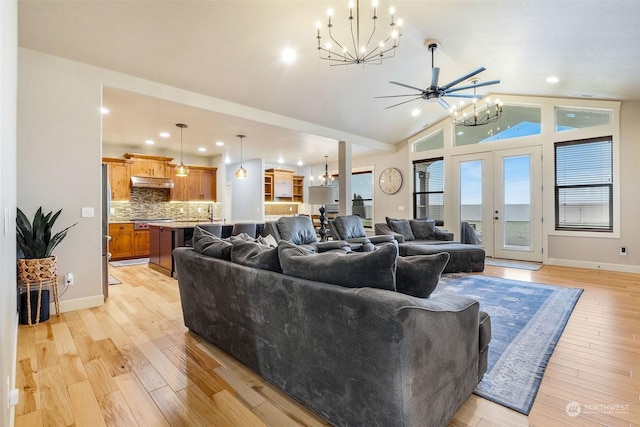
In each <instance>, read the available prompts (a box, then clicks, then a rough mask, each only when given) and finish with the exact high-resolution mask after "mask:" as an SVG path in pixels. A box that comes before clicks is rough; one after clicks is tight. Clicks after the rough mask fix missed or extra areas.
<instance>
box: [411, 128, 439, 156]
mask: <svg viewBox="0 0 640 427" xmlns="http://www.w3.org/2000/svg"><path fill="white" fill-rule="evenodd" d="M442 147H444V132H443V131H442V129H440V130H439V131H438V132H436V133H433V134H431V135H428V136H426V137H424V138H422V139H420V140H418V141H416V142H414V143H413V152H414V153H418V152H420V151H427V150H435V149H437V148H442Z"/></svg>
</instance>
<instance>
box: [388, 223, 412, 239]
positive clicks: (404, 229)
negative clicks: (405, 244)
mask: <svg viewBox="0 0 640 427" xmlns="http://www.w3.org/2000/svg"><path fill="white" fill-rule="evenodd" d="M387 222H388V224H389V228H391V229H392V230H393V231H395V232H396V233H399V234H402V235H403V236H404V240H406V241H411V240H415V239H416V238H415V236H414V235H413V231H412V230H411V224H410V223H409V220H408V219H391V218H389V220H388V221H387Z"/></svg>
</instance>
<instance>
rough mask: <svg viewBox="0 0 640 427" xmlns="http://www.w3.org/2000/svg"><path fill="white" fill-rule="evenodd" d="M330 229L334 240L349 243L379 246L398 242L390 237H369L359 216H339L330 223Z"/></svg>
mask: <svg viewBox="0 0 640 427" xmlns="http://www.w3.org/2000/svg"><path fill="white" fill-rule="evenodd" d="M329 228H330V229H331V235H332V236H333V238H334V239H337V240H345V241H347V242H348V243H363V244H365V243H372V244H374V245H376V246H377V245H379V244H382V243H389V242H391V243H395V242H396V240H395V239H394V237H393V236H390V235H385V234H383V235H378V236H367V232H366V231H365V229H364V225H362V219H361V218H360V217H359V216H358V215H338V216H336V217H335V218H334V219H333V220H331V221H329Z"/></svg>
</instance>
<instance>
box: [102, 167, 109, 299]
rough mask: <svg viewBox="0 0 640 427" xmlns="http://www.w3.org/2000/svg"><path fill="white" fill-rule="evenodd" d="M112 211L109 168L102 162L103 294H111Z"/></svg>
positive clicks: (106, 295)
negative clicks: (110, 233)
mask: <svg viewBox="0 0 640 427" xmlns="http://www.w3.org/2000/svg"><path fill="white" fill-rule="evenodd" d="M110 212H111V187H110V186H109V168H108V166H107V165H106V164H104V163H103V164H102V294H103V295H104V297H105V298H107V297H108V296H109V258H110V257H111V254H109V240H111V236H109V213H110Z"/></svg>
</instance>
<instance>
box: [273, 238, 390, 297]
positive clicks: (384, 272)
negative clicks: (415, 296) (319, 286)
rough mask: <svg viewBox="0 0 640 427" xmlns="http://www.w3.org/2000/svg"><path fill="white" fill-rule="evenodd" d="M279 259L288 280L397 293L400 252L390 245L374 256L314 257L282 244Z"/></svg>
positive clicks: (359, 254) (337, 254)
mask: <svg viewBox="0 0 640 427" xmlns="http://www.w3.org/2000/svg"><path fill="white" fill-rule="evenodd" d="M278 255H279V257H280V266H281V267H282V272H283V273H284V274H286V275H288V276H293V277H299V278H302V279H308V280H315V281H318V282H325V283H332V284H334V285H340V286H346V287H349V288H364V287H368V288H380V289H387V290H395V282H396V280H395V278H396V277H395V276H396V258H397V255H398V250H397V248H396V247H395V246H394V245H391V244H386V245H383V246H382V247H380V248H379V249H378V250H376V251H372V252H351V253H340V252H336V251H330V252H323V253H319V254H313V253H310V252H309V251H307V250H305V249H303V248H300V247H298V246H296V245H294V244H291V243H289V242H286V241H282V240H281V241H280V242H278Z"/></svg>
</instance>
